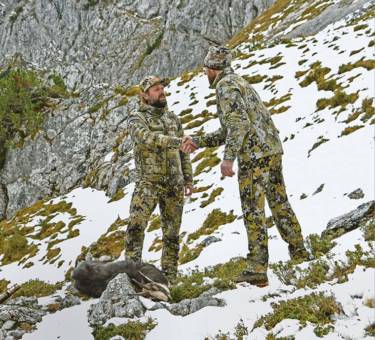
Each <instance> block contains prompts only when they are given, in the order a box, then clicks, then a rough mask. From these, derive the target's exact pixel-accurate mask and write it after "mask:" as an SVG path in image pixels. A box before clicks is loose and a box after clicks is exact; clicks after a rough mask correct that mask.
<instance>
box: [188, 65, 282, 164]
mask: <svg viewBox="0 0 375 340" xmlns="http://www.w3.org/2000/svg"><path fill="white" fill-rule="evenodd" d="M211 87H213V88H216V101H217V113H218V116H219V120H220V124H221V128H220V129H219V130H217V131H214V132H212V133H209V134H206V135H203V136H199V137H194V138H193V140H194V142H196V143H197V144H198V146H199V147H204V146H209V147H211V146H219V145H222V144H225V149H224V159H225V160H234V159H235V158H236V157H237V156H238V158H239V160H243V161H254V160H256V159H259V158H262V157H265V156H269V155H272V154H278V153H283V149H282V146H281V142H280V139H279V134H278V130H277V129H276V127H275V125H274V123H273V121H272V119H271V115H270V113H269V111H268V109H267V108H266V106H265V105H264V104H263V102H262V100H261V99H260V97H259V95H258V93H257V92H256V91H255V90H254V88H253V87H252V86H251V85H250V84H249V83H248V82H247V81H246V80H245V79H244V78H243V77H241V76H240V75H238V74H236V73H234V71H233V69H232V68H230V67H227V68H225V69H224V70H223V72H222V73H220V74H219V75H218V76H217V78H216V79H215V81H214V83H213V84H212V86H211Z"/></svg>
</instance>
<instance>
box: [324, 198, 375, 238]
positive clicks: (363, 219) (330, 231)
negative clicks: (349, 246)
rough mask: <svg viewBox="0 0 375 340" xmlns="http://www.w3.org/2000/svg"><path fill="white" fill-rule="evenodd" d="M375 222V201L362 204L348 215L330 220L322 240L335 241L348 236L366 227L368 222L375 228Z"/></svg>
mask: <svg viewBox="0 0 375 340" xmlns="http://www.w3.org/2000/svg"><path fill="white" fill-rule="evenodd" d="M374 221H375V201H370V202H367V203H364V204H361V205H360V206H359V207H358V208H357V209H354V210H352V211H350V212H348V213H347V214H344V215H342V216H339V217H336V218H334V219H332V220H330V221H329V222H328V224H327V228H326V230H324V231H323V233H322V238H329V239H334V238H337V237H340V236H341V235H344V234H346V233H347V232H349V231H352V230H354V229H357V228H360V227H364V226H365V225H366V223H367V222H371V223H372V225H373V226H372V228H373V227H374Z"/></svg>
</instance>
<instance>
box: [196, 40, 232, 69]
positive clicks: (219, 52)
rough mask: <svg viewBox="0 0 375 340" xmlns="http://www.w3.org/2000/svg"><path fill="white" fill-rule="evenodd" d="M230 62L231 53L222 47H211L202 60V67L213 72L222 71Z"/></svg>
mask: <svg viewBox="0 0 375 340" xmlns="http://www.w3.org/2000/svg"><path fill="white" fill-rule="evenodd" d="M231 62H232V52H231V51H230V49H229V48H226V47H224V46H218V47H216V46H211V47H210V48H209V50H208V53H207V55H206V58H204V62H203V64H204V66H205V67H208V68H213V69H215V70H222V69H223V68H225V67H228V66H230V64H231Z"/></svg>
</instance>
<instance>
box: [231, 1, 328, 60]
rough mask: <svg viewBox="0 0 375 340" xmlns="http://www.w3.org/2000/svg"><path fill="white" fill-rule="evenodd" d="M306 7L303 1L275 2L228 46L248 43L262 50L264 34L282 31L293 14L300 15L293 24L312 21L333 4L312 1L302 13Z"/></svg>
mask: <svg viewBox="0 0 375 340" xmlns="http://www.w3.org/2000/svg"><path fill="white" fill-rule="evenodd" d="M304 5H306V1H303V0H296V1H289V0H277V1H275V2H274V3H273V5H272V6H270V7H269V8H267V9H266V10H265V11H263V12H262V14H260V15H259V16H257V17H256V18H255V19H254V20H252V21H251V22H250V24H249V25H248V26H246V27H245V28H244V29H243V30H242V31H240V32H239V33H237V34H236V35H234V36H233V37H232V38H231V39H230V40H229V42H228V44H227V45H228V46H229V47H230V48H234V47H236V46H238V45H239V44H241V43H243V42H245V41H247V42H249V43H250V44H251V45H252V46H251V49H252V50H254V49H257V48H260V47H262V46H263V45H264V43H263V42H264V40H265V39H264V33H265V32H267V31H268V30H269V28H270V27H273V32H274V33H275V32H277V31H278V27H279V26H280V27H281V29H282V27H283V25H279V24H280V23H281V22H284V23H285V22H286V20H287V18H288V16H290V15H291V14H292V13H293V16H294V17H295V16H296V15H298V17H297V18H296V19H295V20H294V22H293V23H296V22H298V21H303V20H311V19H312V18H314V17H316V16H318V15H319V14H320V13H321V12H322V11H323V10H324V9H325V8H327V7H328V6H330V5H331V3H330V2H327V1H324V0H320V1H312V2H311V3H309V5H308V7H307V8H305V9H304V10H303V11H302V10H301V8H303V6H304ZM285 19H286V20H285ZM289 44H290V42H289ZM276 65H277V64H276Z"/></svg>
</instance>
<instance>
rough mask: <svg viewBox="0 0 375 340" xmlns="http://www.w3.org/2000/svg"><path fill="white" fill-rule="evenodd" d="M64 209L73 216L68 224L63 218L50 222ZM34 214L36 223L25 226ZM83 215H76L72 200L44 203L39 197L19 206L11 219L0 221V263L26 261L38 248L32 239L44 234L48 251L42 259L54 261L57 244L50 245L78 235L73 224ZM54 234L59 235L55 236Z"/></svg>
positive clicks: (42, 236) (80, 219)
mask: <svg viewBox="0 0 375 340" xmlns="http://www.w3.org/2000/svg"><path fill="white" fill-rule="evenodd" d="M64 212H65V213H68V214H70V215H71V216H72V218H71V220H70V222H69V224H68V225H66V224H65V223H64V222H62V221H58V222H51V220H52V219H53V218H54V217H56V216H57V215H58V214H59V213H64ZM35 216H38V217H39V222H38V224H37V225H35V226H33V227H30V226H28V223H29V221H31V220H32V219H33V218H34V217H35ZM83 219H84V217H83V216H80V215H77V211H76V209H75V208H72V203H67V202H65V201H60V202H58V203H46V201H45V200H44V201H43V200H41V201H37V202H36V203H35V204H33V205H32V206H31V207H27V208H24V209H21V210H19V211H18V212H17V213H16V215H15V216H14V217H13V218H12V219H10V220H3V221H1V222H0V254H2V255H3V257H2V259H1V264H2V265H5V264H9V263H12V262H16V261H20V262H19V263H20V264H22V263H25V262H26V261H27V260H28V259H30V258H31V257H33V256H35V255H36V253H37V252H38V244H37V243H31V241H32V240H44V239H47V238H48V239H49V240H48V247H47V253H46V255H45V256H44V257H43V258H42V259H46V260H47V261H49V262H50V263H53V262H54V261H55V260H56V259H57V258H56V256H58V254H59V252H60V250H59V248H53V246H55V245H56V244H58V243H60V242H63V241H64V240H67V239H70V238H73V237H77V236H78V235H79V230H78V229H74V227H75V226H76V225H77V224H79V223H81V222H82V221H83ZM63 235H64V236H65V238H62V237H61V236H63ZM57 236H60V238H59V239H58V240H57V239H56V238H57ZM61 264H62V263H61ZM61 264H60V265H61ZM31 265H32V263H29V264H27V263H26V264H25V266H26V267H28V266H31Z"/></svg>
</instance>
